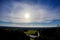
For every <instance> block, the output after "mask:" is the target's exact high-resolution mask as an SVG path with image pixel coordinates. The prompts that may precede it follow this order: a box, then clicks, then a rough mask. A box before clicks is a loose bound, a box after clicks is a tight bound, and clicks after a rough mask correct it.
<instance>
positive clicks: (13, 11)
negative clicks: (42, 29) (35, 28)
mask: <svg viewBox="0 0 60 40" xmlns="http://www.w3.org/2000/svg"><path fill="white" fill-rule="evenodd" d="M9 5H11V7H10V6H9ZM49 8H50V7H49V6H48V7H46V6H44V5H41V4H29V3H25V2H13V3H12V4H5V6H4V5H3V6H2V12H1V13H2V14H1V17H0V21H4V22H13V23H26V22H40V23H50V22H52V21H53V20H60V18H59V16H60V11H59V10H60V7H57V8H55V9H53V10H50V9H49ZM26 13H27V14H29V15H30V18H29V19H25V17H24V15H25V14H26Z"/></svg>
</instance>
